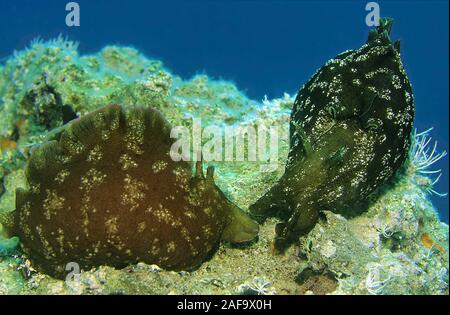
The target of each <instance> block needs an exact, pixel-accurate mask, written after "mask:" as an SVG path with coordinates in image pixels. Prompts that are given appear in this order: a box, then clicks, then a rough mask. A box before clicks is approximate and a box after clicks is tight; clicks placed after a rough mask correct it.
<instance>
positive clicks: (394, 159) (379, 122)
mask: <svg viewBox="0 0 450 315" xmlns="http://www.w3.org/2000/svg"><path fill="white" fill-rule="evenodd" d="M391 25H392V21H391V20H389V19H382V20H381V24H380V26H379V27H378V28H377V29H376V30H374V31H372V32H371V33H370V35H369V40H368V42H367V43H366V44H365V45H364V46H362V47H361V48H360V49H358V50H350V51H346V52H344V53H342V54H340V55H338V56H337V57H336V58H334V59H332V60H330V61H328V62H327V63H326V64H325V65H324V66H323V67H322V68H321V69H319V70H318V71H317V72H316V73H315V74H314V75H313V77H312V78H311V79H310V80H309V81H308V82H307V83H306V84H305V85H304V86H303V87H302V88H301V90H300V91H299V93H298V96H297V98H296V100H295V103H294V108H293V110H292V114H291V122H290V145H291V147H290V151H289V156H288V160H287V164H286V169H285V174H284V175H283V176H282V177H281V179H280V180H279V182H278V183H277V184H276V185H275V186H274V187H272V188H271V189H270V190H269V192H267V193H266V194H265V195H264V196H263V197H262V198H261V199H259V200H258V201H257V202H256V203H255V204H254V205H252V206H251V207H250V210H251V214H252V215H253V216H254V217H256V218H262V219H263V218H265V217H267V216H269V215H278V216H280V217H281V218H282V219H283V220H284V223H280V224H279V225H277V228H276V234H277V238H276V243H275V244H276V245H277V247H278V248H280V249H282V248H284V247H285V246H286V245H288V244H289V243H291V242H293V241H295V240H296V239H297V238H298V236H299V235H301V234H304V233H307V232H308V231H309V230H310V229H311V228H312V227H313V226H314V225H315V223H316V221H317V219H318V214H319V211H321V210H331V211H345V210H346V209H350V208H351V207H352V206H354V205H355V203H357V202H359V201H362V200H364V199H365V198H366V197H367V196H368V195H369V194H370V193H372V192H373V191H374V190H375V189H376V188H377V187H379V186H380V185H382V184H383V183H384V182H386V181H387V180H388V179H389V178H391V177H392V175H393V174H394V173H395V172H396V170H397V169H399V167H400V166H401V165H402V163H403V162H404V161H405V159H406V157H407V153H408V150H409V146H410V134H411V128H412V123H413V119H414V103H413V96H412V90H411V85H410V82H409V80H408V78H407V76H406V73H405V70H404V69H403V66H402V62H401V59H400V51H399V50H400V45H399V42H396V43H392V42H391V40H390V38H389V33H390V29H391Z"/></svg>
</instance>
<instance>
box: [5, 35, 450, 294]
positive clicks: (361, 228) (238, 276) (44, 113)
mask: <svg viewBox="0 0 450 315" xmlns="http://www.w3.org/2000/svg"><path fill="white" fill-rule="evenodd" d="M294 99H295V95H292V96H291V95H288V94H285V95H283V96H280V98H277V99H273V100H268V99H267V98H265V99H263V100H261V101H255V100H250V99H248V98H247V97H246V96H245V94H244V93H242V92H241V91H240V90H238V88H237V87H236V86H235V85H234V84H232V83H230V82H224V81H221V80H213V79H211V78H209V77H207V76H206V75H197V76H195V77H193V78H192V79H190V80H184V79H182V78H180V77H178V76H176V75H174V74H173V73H171V72H170V71H168V70H167V69H165V68H164V67H163V65H162V63H161V62H160V61H157V60H151V59H148V58H146V57H145V56H143V55H142V54H140V53H139V52H138V51H137V50H135V49H133V48H127V47H116V46H109V47H105V48H104V49H103V50H102V51H100V52H99V53H97V54H94V55H88V56H80V55H79V53H78V50H77V45H76V43H73V42H71V41H68V40H65V39H63V38H58V39H55V40H52V41H49V42H43V41H39V40H37V41H35V42H33V43H32V44H31V45H30V47H29V48H28V49H26V50H24V51H20V52H16V53H15V54H14V55H13V56H11V57H10V58H9V59H8V60H7V61H6V62H5V63H4V64H2V65H0V150H1V152H0V153H1V159H0V179H1V182H0V183H1V185H0V222H2V219H3V220H4V218H6V217H7V214H8V213H9V212H11V211H14V210H15V202H16V201H15V190H16V189H17V188H26V187H25V186H26V183H25V178H26V176H25V174H24V169H25V163H26V160H27V157H28V156H29V151H30V148H31V147H32V146H34V145H38V144H40V143H42V142H45V141H46V139H49V138H51V137H52V136H53V135H54V134H55V133H57V132H58V129H59V128H61V127H62V126H63V125H64V124H65V123H66V122H68V121H70V120H71V119H73V118H75V117H78V116H83V115H86V114H87V113H89V112H92V111H94V110H96V109H98V108H100V107H102V106H104V105H105V104H109V103H118V104H127V105H130V106H133V105H148V106H151V107H153V108H156V109H158V110H159V111H161V112H162V113H163V114H164V116H165V117H166V118H167V119H168V121H169V122H170V123H171V124H172V125H173V126H186V127H190V126H191V125H192V118H197V119H201V120H202V125H203V126H207V125H217V126H222V127H224V126H255V125H258V124H261V123H263V124H264V125H266V126H276V127H277V128H278V132H279V135H280V139H279V141H278V149H279V152H278V161H277V165H278V167H277V168H275V170H273V171H271V172H269V171H267V170H265V171H263V170H264V166H266V165H267V161H241V162H235V161H223V162H213V163H208V164H213V165H214V166H215V167H216V172H215V181H216V184H217V185H218V186H219V187H220V189H221V190H222V191H224V193H225V194H226V195H227V197H229V198H230V200H231V201H232V202H234V203H235V204H236V205H238V206H239V207H240V208H242V209H244V210H246V209H248V207H249V205H251V204H252V203H254V202H255V201H256V200H257V199H258V198H259V197H260V196H262V195H263V194H264V193H265V192H266V191H267V190H268V189H270V187H272V186H273V185H274V184H275V183H276V182H277V180H278V179H279V178H280V177H281V176H282V174H283V172H284V165H285V163H286V158H287V155H288V150H289V143H288V134H289V116H290V112H291V109H292V107H293V103H294ZM417 105H418V106H420V104H417ZM413 137H414V139H413V145H412V150H411V153H410V158H409V160H408V161H407V163H406V165H405V166H404V167H403V169H402V170H401V171H400V172H398V174H397V175H396V176H395V178H394V179H392V180H391V181H390V182H389V183H387V184H386V185H384V186H383V187H382V188H381V189H379V190H378V191H377V192H376V193H375V194H374V195H373V196H372V197H371V199H370V201H369V202H368V204H367V205H365V206H364V207H363V206H361V207H363V208H364V209H363V208H362V209H361V211H356V212H357V213H354V214H352V215H348V216H346V217H344V216H342V215H339V214H334V213H332V212H322V214H321V216H320V218H319V221H318V223H317V224H316V226H315V227H314V228H313V229H312V231H311V232H310V233H309V234H307V235H306V236H302V237H301V238H300V240H299V242H298V243H296V244H294V246H291V247H290V248H289V249H288V250H287V251H286V252H285V253H284V254H283V255H277V254H275V253H274V248H273V243H272V241H273V239H274V236H275V232H274V226H275V225H276V224H277V220H276V219H269V220H267V221H266V222H264V223H263V224H262V225H261V227H260V234H259V240H258V241H257V242H254V243H252V244H251V245H249V246H247V247H245V248H236V247H234V246H231V245H228V244H226V243H225V244H221V245H220V247H219V248H218V249H217V251H216V252H215V253H214V255H212V257H211V258H210V259H209V260H208V261H206V262H205V263H203V264H202V265H201V266H200V267H199V268H198V269H196V270H194V271H189V272H187V271H165V270H163V269H161V268H160V267H158V266H156V265H147V264H144V263H138V264H136V265H130V266H128V267H126V268H124V269H120V270H119V269H114V268H112V267H107V266H102V267H98V268H95V269H92V270H90V271H85V272H83V273H82V274H81V276H80V277H79V278H76V279H75V280H71V281H62V280H58V279H54V278H51V277H50V276H48V275H45V274H42V273H39V272H37V271H35V269H34V268H33V266H32V264H31V263H30V261H29V260H28V259H27V257H26V256H24V255H23V253H22V252H21V251H20V250H19V247H18V246H17V245H18V243H19V240H18V239H17V238H6V234H5V233H3V231H2V226H1V225H0V294H448V293H449V290H448V282H449V276H448V261H449V255H448V236H449V231H448V225H447V224H445V223H443V222H441V221H440V220H439V216H438V212H437V209H435V208H434V207H433V205H432V204H431V202H430V201H429V193H433V189H432V184H433V181H434V179H433V178H429V177H427V176H429V175H427V174H423V173H420V171H421V170H423V169H424V168H425V167H427V166H429V164H432V163H430V162H432V161H433V158H429V159H426V158H425V157H424V156H426V155H427V154H430V152H431V151H432V149H433V148H432V147H431V150H429V151H426V148H425V147H426V146H427V145H429V143H428V142H427V141H428V139H429V138H427V137H428V134H416V135H413ZM204 141H205V140H204ZM427 152H428V153H427ZM433 153H434V152H433ZM428 157H429V156H428ZM3 223H5V222H3Z"/></svg>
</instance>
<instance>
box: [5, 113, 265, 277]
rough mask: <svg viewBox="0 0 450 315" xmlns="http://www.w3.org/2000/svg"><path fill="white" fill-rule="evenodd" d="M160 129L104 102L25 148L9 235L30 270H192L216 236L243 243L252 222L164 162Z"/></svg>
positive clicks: (166, 130)
mask: <svg viewBox="0 0 450 315" xmlns="http://www.w3.org/2000/svg"><path fill="white" fill-rule="evenodd" d="M170 130H171V127H170V124H169V123H168V122H167V121H166V120H165V118H164V117H163V116H162V114H161V113H160V112H158V111H157V110H153V109H150V108H143V107H128V108H127V107H123V106H119V105H108V106H106V107H103V108H101V109H99V110H97V111H95V112H92V113H90V114H88V115H86V116H83V117H82V118H79V119H76V120H74V121H73V122H71V123H70V124H69V125H68V126H67V127H65V128H64V129H62V131H61V133H60V134H58V135H57V136H55V137H56V138H58V139H57V140H53V141H50V142H47V143H44V144H43V145H41V146H39V147H37V148H34V149H33V150H32V152H31V156H30V159H29V161H28V164H27V168H26V177H27V181H28V185H29V187H28V190H23V189H17V191H16V211H14V212H13V216H14V217H13V218H12V220H11V221H12V223H11V224H10V225H11V226H10V229H9V233H10V234H11V235H14V236H18V237H19V238H20V240H21V245H22V249H23V252H24V253H25V254H26V255H27V256H28V257H29V258H30V259H31V260H32V263H33V266H36V268H37V269H39V270H41V271H43V272H45V273H47V274H50V275H53V276H55V277H62V276H63V273H64V270H65V266H66V264H67V263H69V262H76V263H78V264H79V265H80V267H81V268H82V269H83V270H88V269H91V268H92V267H96V266H101V265H109V266H114V267H118V268H121V267H125V266H127V265H128V264H130V263H133V262H138V261H142V262H146V263H150V264H157V265H159V266H161V267H163V268H165V269H171V270H180V269H192V268H194V267H196V266H198V265H199V264H200V263H201V262H202V261H203V260H205V258H207V256H208V254H210V253H211V251H212V250H213V249H214V248H215V247H216V245H217V244H218V243H219V241H220V240H221V239H223V240H226V241H229V242H231V243H242V242H248V241H252V240H253V239H254V238H255V237H256V236H257V233H258V225H257V224H256V223H255V222H254V221H252V220H251V219H250V218H248V217H247V216H246V215H245V214H244V212H242V211H241V210H240V209H239V208H238V207H237V206H235V205H234V204H232V203H231V202H230V201H229V200H228V199H227V198H226V196H225V195H224V194H223V193H222V192H221V191H220V189H219V188H218V187H217V186H216V185H215V183H214V179H213V176H214V168H213V167H208V170H207V174H206V177H205V176H204V175H203V170H202V162H201V161H198V162H197V164H196V170H195V176H194V177H192V178H191V173H192V168H191V164H190V163H188V162H184V161H180V162H175V161H173V160H172V159H171V157H170V148H171V145H172V143H173V139H171V138H170Z"/></svg>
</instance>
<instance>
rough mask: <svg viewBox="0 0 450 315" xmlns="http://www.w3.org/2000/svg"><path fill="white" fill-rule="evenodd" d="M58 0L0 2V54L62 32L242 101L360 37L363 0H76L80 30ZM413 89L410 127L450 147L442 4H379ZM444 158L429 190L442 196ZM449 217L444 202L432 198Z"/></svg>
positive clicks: (292, 86)
mask: <svg viewBox="0 0 450 315" xmlns="http://www.w3.org/2000/svg"><path fill="white" fill-rule="evenodd" d="M67 2H69V1H64V0H46V1H44V0H41V1H36V0H14V1H13V0H11V1H7V0H1V1H0V58H2V57H7V56H8V55H10V54H11V53H12V52H13V51H14V50H20V49H23V48H24V47H26V46H27V45H28V44H29V43H30V41H31V40H32V39H33V38H35V37H38V36H40V37H42V38H44V39H49V38H52V37H56V36H57V35H58V34H60V33H62V34H64V35H67V36H69V38H71V39H74V40H77V41H79V42H80V50H81V52H82V53H93V52H96V51H98V50H100V49H101V48H102V47H104V46H105V45H109V44H118V45H131V46H134V47H135V48H137V49H139V50H140V51H142V52H143V53H145V54H146V55H147V56H149V57H153V58H157V59H161V60H162V61H163V62H164V64H165V65H166V67H167V68H169V69H170V70H172V71H173V72H174V73H176V74H178V75H181V76H182V77H183V78H190V77H192V76H193V75H195V74H197V73H206V74H208V75H210V76H212V77H214V78H223V79H226V80H231V81H234V82H235V83H236V84H237V85H238V87H239V88H240V89H242V90H243V91H244V92H245V93H246V94H247V95H248V96H249V97H251V98H254V99H262V98H263V97H264V95H267V96H268V97H269V98H273V97H279V96H282V94H283V92H288V93H291V94H294V93H296V91H297V89H298V88H299V87H300V86H301V85H302V84H303V83H304V82H305V81H306V80H307V79H308V78H309V77H310V76H311V75H312V74H313V73H314V72H315V70H316V69H317V68H319V67H320V66H321V65H322V64H323V63H324V62H325V61H327V60H328V59H330V58H332V57H334V56H335V55H337V54H338V53H340V52H341V51H344V50H347V49H353V48H357V47H359V46H360V45H361V44H362V43H364V42H365V40H366V38H367V33H368V27H367V26H366V25H365V15H366V14H367V12H366V11H365V5H366V3H367V2H368V1H356V0H354V1H256V0H255V1H233V0H221V1H199V0H197V1H189V0H185V1H167V0H166V1H149V0H146V1H144V0H130V1H124V0H78V1H77V2H78V3H79V4H80V6H81V26H80V27H78V28H68V27H67V26H66V25H65V15H66V12H65V5H66V3H67ZM378 3H379V4H380V7H381V15H382V16H390V17H393V18H394V19H395V24H394V28H393V33H392V38H394V39H401V41H402V43H401V46H402V47H401V49H402V58H403V62H404V64H405V67H406V70H407V73H408V75H409V78H410V80H411V82H412V85H413V90H414V95H415V100H416V127H417V128H418V129H419V130H425V129H427V128H429V127H431V126H433V127H434V128H435V129H434V131H433V133H432V135H433V137H434V138H435V139H436V140H437V141H438V142H439V148H441V149H446V150H448V123H449V119H448V108H449V103H448V96H449V95H448V83H449V82H448V77H449V72H448V71H449V65H448V58H449V44H448V43H449V42H448V35H449V34H448V1H378ZM448 161H449V160H448V158H445V159H444V160H443V161H441V162H440V163H438V164H437V165H436V167H438V168H442V169H443V176H442V178H441V181H440V182H439V183H438V184H437V185H436V190H438V191H440V192H448V190H449V189H448V186H449V185H448V172H449V167H448V165H449V162H448ZM432 200H433V203H434V204H435V205H436V207H437V208H438V209H439V212H440V215H441V218H442V219H444V220H445V221H447V222H448V199H447V197H445V198H439V197H432Z"/></svg>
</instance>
